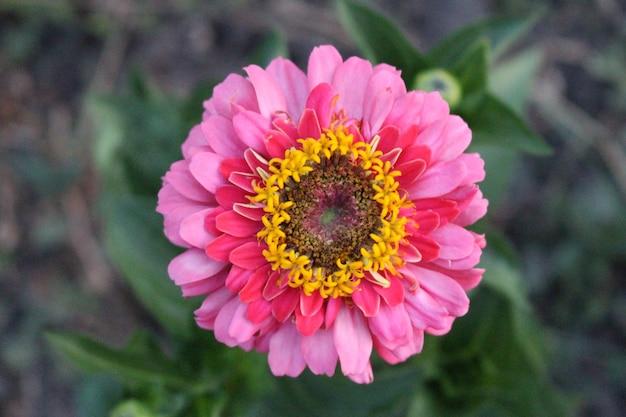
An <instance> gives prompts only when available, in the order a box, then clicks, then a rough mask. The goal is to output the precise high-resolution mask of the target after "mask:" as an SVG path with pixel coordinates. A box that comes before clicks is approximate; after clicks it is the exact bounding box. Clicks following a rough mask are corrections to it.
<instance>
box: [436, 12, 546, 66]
mask: <svg viewBox="0 0 626 417" xmlns="http://www.w3.org/2000/svg"><path fill="white" fill-rule="evenodd" d="M535 21H536V18H530V19H503V18H488V19H485V20H483V21H480V22H477V23H474V24H472V25H469V26H466V27H464V28H462V29H461V30H459V31H457V32H455V33H453V34H452V35H450V36H449V37H447V38H446V39H444V40H443V41H442V42H440V43H439V44H438V45H437V46H435V47H434V48H433V49H432V50H431V51H429V53H428V54H427V55H426V56H427V58H428V59H430V60H431V61H432V62H434V63H435V64H436V65H438V66H442V67H444V68H449V67H451V66H453V65H454V63H455V62H456V61H457V60H458V59H459V57H460V56H462V55H463V54H464V53H465V51H466V50H468V49H470V48H471V47H472V45H474V44H475V43H476V42H478V41H481V40H484V39H487V40H488V41H489V46H490V48H491V50H492V51H493V54H494V56H497V55H499V54H500V53H502V52H503V51H504V50H505V49H506V48H507V47H508V46H510V45H511V44H512V43H513V42H515V41H516V40H518V39H520V38H521V37H522V36H523V35H525V34H526V33H528V31H529V30H530V29H531V28H532V26H533V25H534V24H535Z"/></svg>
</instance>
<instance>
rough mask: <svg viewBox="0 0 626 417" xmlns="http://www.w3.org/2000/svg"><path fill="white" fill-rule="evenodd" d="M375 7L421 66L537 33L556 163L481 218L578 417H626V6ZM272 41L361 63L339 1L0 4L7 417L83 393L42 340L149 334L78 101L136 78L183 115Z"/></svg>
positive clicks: (49, 412) (52, 409)
mask: <svg viewBox="0 0 626 417" xmlns="http://www.w3.org/2000/svg"><path fill="white" fill-rule="evenodd" d="M368 3H370V4H372V5H374V6H376V7H377V8H379V9H380V10H383V11H384V12H385V13H386V14H387V15H388V16H390V17H392V18H393V19H394V20H395V21H396V22H397V23H398V24H399V25H400V26H401V27H402V28H403V30H404V31H405V32H406V34H407V35H408V36H409V38H410V39H412V41H413V43H414V44H415V45H416V46H417V47H418V48H419V49H420V50H427V49H428V48H429V47H430V46H432V45H433V44H435V43H436V42H437V41H440V40H441V39H443V38H444V37H445V35H447V34H449V33H451V32H452V31H453V30H455V29H458V28H460V27H462V26H463V25H466V24H469V23H472V22H475V21H477V20H479V19H483V18H486V17H490V16H511V15H512V16H527V15H533V14H534V15H538V16H539V19H538V21H537V24H536V25H535V27H534V28H533V30H532V32H531V33H529V34H528V36H526V38H525V40H524V45H525V46H529V45H531V46H532V47H533V48H534V50H535V51H539V52H540V54H539V55H538V56H540V57H541V63H540V67H539V68H540V70H539V73H538V76H537V79H536V81H535V83H534V88H533V89H532V91H531V92H530V103H529V106H528V108H527V109H526V116H527V119H528V120H529V121H530V123H531V125H532V127H533V128H534V129H535V130H536V131H537V132H538V133H539V134H541V135H542V136H543V137H544V138H545V139H546V140H547V141H548V142H549V143H550V144H551V145H552V146H553V147H554V153H553V154H552V155H551V156H549V157H542V158H538V157H524V158H522V159H520V160H519V161H518V162H517V165H516V167H515V170H514V174H513V176H512V178H511V181H510V184H509V189H508V192H507V194H506V195H507V197H506V198H505V199H504V200H503V201H501V202H499V203H498V204H497V205H494V207H493V210H492V211H491V212H490V214H489V215H490V216H491V217H492V220H493V221H494V222H495V224H497V225H498V226H499V227H500V228H501V229H502V230H504V231H505V232H506V234H507V236H508V237H509V238H510V239H511V241H512V242H513V244H514V246H515V248H516V249H517V250H518V251H519V254H520V259H521V269H522V271H523V275H524V282H525V284H526V286H527V290H528V293H529V295H530V299H531V302H532V305H533V308H534V309H535V311H536V313H537V315H538V317H539V320H540V322H541V323H542V324H543V325H544V326H545V327H546V329H547V332H548V337H549V342H550V348H551V349H553V350H554V351H555V352H558V355H557V357H556V359H555V360H553V361H552V362H551V363H550V373H551V375H552V378H553V379H554V381H555V382H556V384H557V385H558V386H559V387H560V388H561V389H562V390H563V391H564V392H565V393H566V394H567V395H570V396H571V397H570V398H571V401H572V402H573V404H574V406H573V408H574V410H575V415H576V416H602V417H611V416H621V415H623V416H626V411H624V410H625V409H626V403H625V402H624V398H626V214H625V213H626V2H624V1H620V0H570V1H558V0H554V1H548V0H524V1H522V0H492V1H487V0H477V1H471V2H468V1H462V0H457V1H452V0H445V1H443V0H423V1H402V0H390V1H384V0H376V1H369V2H368ZM274 29H276V30H278V31H279V32H280V33H282V35H283V36H284V37H285V39H286V41H287V45H288V52H289V55H290V57H291V58H292V59H293V60H294V61H295V62H296V63H297V64H298V65H299V66H300V67H303V66H304V65H305V64H306V61H305V60H306V58H307V56H308V54H309V52H310V50H311V49H312V48H313V47H314V46H316V45H319V44H323V43H332V44H334V45H335V46H336V47H337V48H338V49H339V50H340V51H341V52H342V54H343V56H344V57H347V56H349V55H350V54H356V53H357V50H356V47H355V45H354V43H353V42H352V41H351V40H350V39H349V38H348V36H347V34H346V33H345V32H344V30H343V29H342V27H341V25H340V23H339V20H338V17H337V15H336V12H335V8H334V4H333V2H332V1H313V0H311V1H305V0H272V1H269V0H265V1H262V0H258V1H254V0H235V1H227V0H213V1H211V0H209V1H202V0H182V1H174V0H132V1H130V0H84V1H79V0H74V1H71V0H65V1H64V0H0V416H3V417H38V416H49V417H60V416H63V417H73V416H76V417H79V413H78V411H77V407H76V404H77V403H79V402H80V398H81V396H86V395H88V391H89V389H90V385H89V384H86V383H85V377H84V376H83V374H82V373H80V372H79V371H78V370H77V369H76V368H74V367H72V366H69V365H68V362H67V361H65V360H63V359H61V358H60V357H59V355H57V354H55V353H54V352H53V351H52V350H51V349H50V347H49V345H48V344H47V343H46V341H45V338H44V335H43V332H44V331H45V330H47V329H53V328H55V329H56V328H61V329H68V330H73V331H79V332H83V333H86V334H89V335H92V336H95V337H96V338H98V339H99V340H102V341H105V342H106V343H108V344H111V345H114V346H119V345H121V344H122V343H123V342H124V341H125V340H126V339H127V338H128V336H129V335H130V334H131V333H132V331H133V330H134V329H136V328H139V327H144V326H148V327H150V326H154V325H155V323H154V322H153V319H152V318H151V317H150V315H149V314H147V313H146V312H145V311H144V310H143V309H142V307H141V306H140V305H139V304H138V303H137V302H136V301H135V299H134V298H133V295H132V293H131V292H130V290H129V288H128V286H127V284H126V283H125V282H124V280H123V279H121V278H120V275H119V273H118V272H117V271H116V269H115V267H114V266H113V265H112V263H111V262H110V261H109V259H108V257H107V252H106V250H105V248H104V244H103V238H102V228H101V217H100V216H101V213H100V212H99V210H100V209H101V207H100V206H99V205H98V193H99V190H100V189H101V181H100V179H99V178H98V175H97V170H95V169H94V155H93V152H94V150H93V147H92V144H93V135H94V122H95V121H94V120H93V119H94V114H93V112H90V110H89V109H90V107H89V105H88V103H89V101H90V100H91V99H92V98H93V97H96V96H98V95H102V94H109V93H119V92H124V91H125V90H127V89H128V83H129V79H130V77H129V74H132V73H133V72H140V73H141V74H142V76H144V77H146V79H147V81H148V83H150V84H151V85H154V86H156V88H157V89H158V90H159V91H161V92H163V93H164V94H167V95H169V96H172V97H175V98H178V99H180V100H184V99H186V98H188V97H190V96H192V95H193V94H194V92H195V90H194V89H195V88H196V87H197V86H198V85H200V84H201V83H202V82H206V81H208V80H220V79H223V78H224V77H225V76H226V75H227V74H228V73H230V72H239V71H240V70H241V68H242V67H243V66H245V65H247V64H248V63H249V62H250V57H251V55H253V54H255V53H257V52H258V50H259V47H260V43H261V41H262V39H264V37H265V36H266V35H267V34H268V33H270V32H271V31H272V30H274ZM194 111H195V112H197V117H198V120H199V118H200V114H201V113H200V109H199V108H198V109H195V110H194ZM180 140H182V138H180ZM487 174H488V175H490V176H498V172H489V171H488V173H487Z"/></svg>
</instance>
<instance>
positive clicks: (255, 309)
mask: <svg viewBox="0 0 626 417" xmlns="http://www.w3.org/2000/svg"><path fill="white" fill-rule="evenodd" d="M247 314H248V318H249V319H250V320H251V321H253V322H255V323H261V322H263V321H264V320H266V319H267V318H268V317H271V316H272V304H271V303H269V302H267V301H266V300H264V299H262V298H260V299H258V300H255V301H252V302H250V303H249V304H248V310H247Z"/></svg>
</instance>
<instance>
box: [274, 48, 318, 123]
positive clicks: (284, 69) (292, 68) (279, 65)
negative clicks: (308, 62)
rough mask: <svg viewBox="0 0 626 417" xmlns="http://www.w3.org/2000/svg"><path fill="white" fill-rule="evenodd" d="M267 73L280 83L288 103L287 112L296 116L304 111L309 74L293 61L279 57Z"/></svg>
mask: <svg viewBox="0 0 626 417" xmlns="http://www.w3.org/2000/svg"><path fill="white" fill-rule="evenodd" d="M267 73H268V74H270V75H271V76H273V77H274V79H275V80H276V82H277V83H278V84H279V85H280V88H281V90H282V91H283V94H284V95H285V101H286V104H287V113H288V114H290V115H291V116H292V117H296V116H297V115H300V114H301V113H302V110H303V109H304V103H305V101H306V97H307V94H308V92H309V89H308V86H307V76H306V74H305V73H304V72H302V70H301V69H300V68H298V67H297V66H296V65H295V64H294V63H293V62H291V61H289V60H287V59H283V58H280V57H279V58H277V59H275V60H273V61H272V62H270V64H269V65H268V67H267Z"/></svg>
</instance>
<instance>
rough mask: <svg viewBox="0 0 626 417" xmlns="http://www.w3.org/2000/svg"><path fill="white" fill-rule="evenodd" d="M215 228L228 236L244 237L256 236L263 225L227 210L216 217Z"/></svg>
mask: <svg viewBox="0 0 626 417" xmlns="http://www.w3.org/2000/svg"><path fill="white" fill-rule="evenodd" d="M215 226H216V227H217V229H218V230H219V231H221V232H224V233H228V234H229V235H232V236H237V237H246V236H253V235H256V233H257V232H258V231H259V230H261V229H262V228H263V223H261V222H259V221H256V220H251V219H249V218H247V217H243V216H242V215H241V214H239V213H237V212H235V211H233V210H228V211H225V212H224V213H221V214H218V215H217V217H216V218H215Z"/></svg>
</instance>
